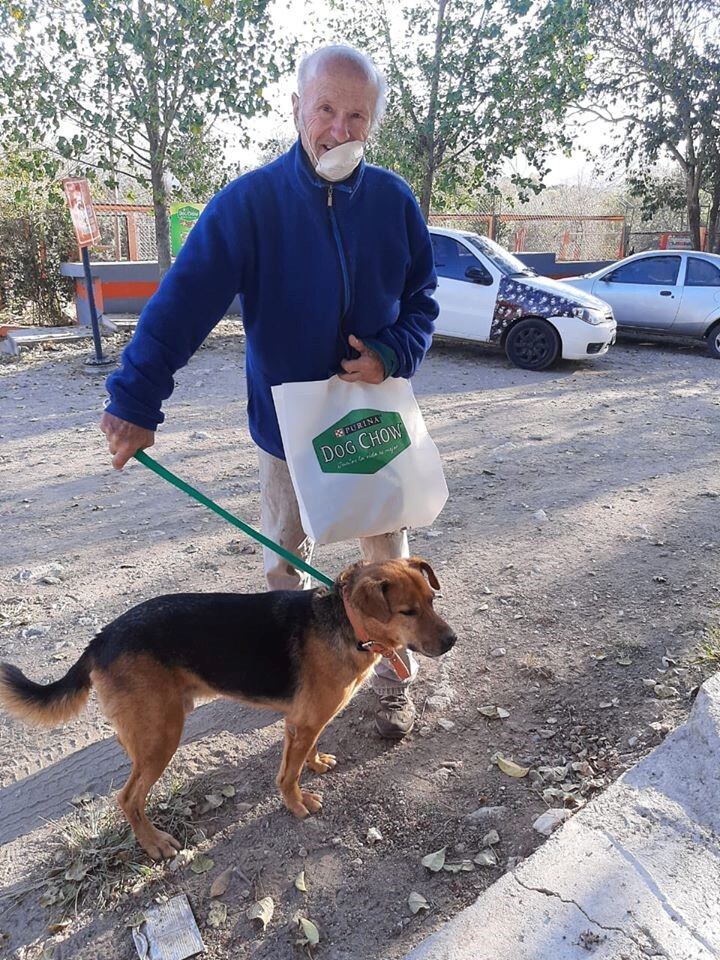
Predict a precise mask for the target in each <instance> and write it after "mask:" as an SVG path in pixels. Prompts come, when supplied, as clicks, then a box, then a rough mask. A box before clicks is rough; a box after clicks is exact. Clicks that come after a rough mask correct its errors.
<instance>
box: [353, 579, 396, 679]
mask: <svg viewBox="0 0 720 960" xmlns="http://www.w3.org/2000/svg"><path fill="white" fill-rule="evenodd" d="M342 602H343V606H344V607H345V613H346V615H347V618H348V620H349V621H350V626H351V627H352V629H353V633H354V634H355V639H356V641H357V649H358V650H362V651H363V652H364V653H379V654H380V656H381V657H384V658H385V659H386V660H387V661H388V663H389V664H390V666H391V667H392V668H393V670H394V671H395V674H396V675H397V678H398V680H409V679H410V671H409V670H408V668H407V664H406V663H405V661H404V660H403V659H402V657H400V656H399V655H398V654H397V653H396V651H395V650H393V649H392V647H386V646H384V645H383V644H382V643H378V641H377V640H373V639H372V638H371V637H370V636H369V635H368V632H367V630H365V628H364V627H363V626H362V624H361V623H360V621H359V619H358V618H357V616H356V615H355V611H354V610H353V608H352V607H351V606H350V604H349V603H348V601H347V597H346V596H345V594H344V593H343V594H342Z"/></svg>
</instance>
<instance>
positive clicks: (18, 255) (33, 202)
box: [0, 149, 76, 325]
mask: <svg viewBox="0 0 720 960" xmlns="http://www.w3.org/2000/svg"><path fill="white" fill-rule="evenodd" d="M56 176H57V161H56V160H54V159H53V158H52V157H51V156H50V155H49V154H48V153H47V151H44V150H40V149H34V150H27V151H25V152H23V153H9V154H6V155H5V156H3V157H0V310H1V311H3V312H4V314H5V317H6V319H8V320H28V319H29V320H31V321H32V322H33V323H36V324H50V325H52V324H62V323H67V316H66V314H65V313H64V308H65V307H66V306H67V304H68V302H69V300H70V297H71V293H72V285H71V281H70V280H68V279H67V278H66V277H61V276H60V264H61V263H62V262H63V260H67V259H68V255H69V254H70V253H71V251H73V250H74V249H76V247H75V242H74V235H73V232H72V228H71V226H70V218H69V216H68V214H67V210H66V208H65V200H64V196H63V192H62V188H61V187H60V185H59V184H58V182H57V180H56V179H55V178H56Z"/></svg>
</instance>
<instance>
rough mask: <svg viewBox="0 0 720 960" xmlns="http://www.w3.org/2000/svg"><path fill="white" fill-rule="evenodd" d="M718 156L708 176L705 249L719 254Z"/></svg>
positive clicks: (719, 176) (719, 174) (719, 179)
mask: <svg viewBox="0 0 720 960" xmlns="http://www.w3.org/2000/svg"><path fill="white" fill-rule="evenodd" d="M719 231H720V156H718V157H717V158H716V159H715V163H714V164H713V168H712V174H711V176H710V215H709V216H708V236H707V245H706V249H707V251H708V252H709V253H720V232H719Z"/></svg>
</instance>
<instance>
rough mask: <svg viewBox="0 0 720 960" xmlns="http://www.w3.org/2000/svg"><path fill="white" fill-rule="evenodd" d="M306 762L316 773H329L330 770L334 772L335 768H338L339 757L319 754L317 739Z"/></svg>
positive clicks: (330, 754)
mask: <svg viewBox="0 0 720 960" xmlns="http://www.w3.org/2000/svg"><path fill="white" fill-rule="evenodd" d="M318 739H319V737H318ZM305 762H306V763H307V765H308V766H309V767H310V769H311V770H314V771H315V773H327V772H328V770H332V769H333V767H336V766H337V757H336V756H334V755H333V754H332V753H318V751H317V739H316V740H315V743H314V744H313V745H312V746H311V747H310V750H309V752H308V758H307V760H306V761H305Z"/></svg>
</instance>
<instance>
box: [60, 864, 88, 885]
mask: <svg viewBox="0 0 720 960" xmlns="http://www.w3.org/2000/svg"><path fill="white" fill-rule="evenodd" d="M87 872H88V868H87V867H86V866H84V865H83V864H82V863H79V862H78V863H73V864H71V866H70V867H69V869H68V870H66V871H65V879H66V880H74V881H75V882H76V883H78V882H79V881H80V880H82V878H83V877H84V876H85V874H86V873H87Z"/></svg>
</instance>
